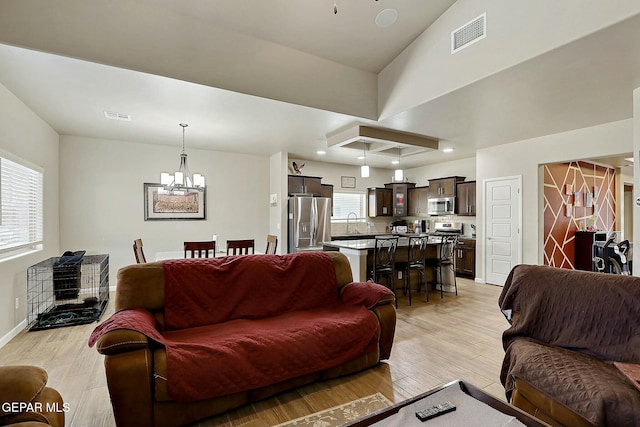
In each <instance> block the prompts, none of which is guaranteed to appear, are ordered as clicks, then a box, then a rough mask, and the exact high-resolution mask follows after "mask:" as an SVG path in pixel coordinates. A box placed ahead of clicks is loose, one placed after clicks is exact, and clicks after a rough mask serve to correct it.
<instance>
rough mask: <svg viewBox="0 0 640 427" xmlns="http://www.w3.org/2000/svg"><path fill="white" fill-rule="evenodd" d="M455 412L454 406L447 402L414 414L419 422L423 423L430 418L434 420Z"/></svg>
mask: <svg viewBox="0 0 640 427" xmlns="http://www.w3.org/2000/svg"><path fill="white" fill-rule="evenodd" d="M455 410H456V405H454V404H453V403H451V402H449V401H447V402H444V403H440V404H438V405H434V406H432V407H431V408H427V409H425V410H422V411H418V412H416V417H418V419H419V420H420V421H423V422H424V421H427V420H430V419H431V418H435V417H438V416H440V415H442V414H446V413H449V412H452V411H455Z"/></svg>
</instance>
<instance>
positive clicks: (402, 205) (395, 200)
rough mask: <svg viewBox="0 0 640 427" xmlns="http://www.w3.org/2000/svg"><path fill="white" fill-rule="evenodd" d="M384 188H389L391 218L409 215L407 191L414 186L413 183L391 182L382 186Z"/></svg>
mask: <svg viewBox="0 0 640 427" xmlns="http://www.w3.org/2000/svg"><path fill="white" fill-rule="evenodd" d="M384 186H385V188H390V189H391V191H392V193H391V207H392V208H393V211H392V212H391V214H392V215H393V216H407V215H409V189H410V188H414V187H415V186H416V184H415V183H413V182H393V183H389V184H385V185H384Z"/></svg>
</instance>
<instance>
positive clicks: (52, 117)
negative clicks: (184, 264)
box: [0, 0, 640, 168]
mask: <svg viewBox="0 0 640 427" xmlns="http://www.w3.org/2000/svg"><path fill="white" fill-rule="evenodd" d="M335 3H336V6H337V8H338V13H337V14H334V11H333V4H334V2H333V1H331V0H308V1H290V0H270V1H265V0H244V1H238V0H216V1H214V2H212V1H206V0H182V1H179V2H178V1H173V0H138V1H136V2H131V1H127V0H112V1H109V2H100V3H96V2H86V1H84V0H64V1H56V2H42V1H38V0H3V2H1V3H0V43H2V44H0V83H1V84H3V85H5V86H6V87H7V88H8V89H9V90H11V91H12V92H13V93H14V94H15V95H16V96H17V97H18V98H20V99H21V100H22V101H23V102H25V103H26V104H27V105H28V106H29V107H30V108H31V109H33V110H34V111H35V112H36V113H37V114H38V115H40V116H41V117H42V118H43V119H44V120H46V121H47V122H48V123H49V124H50V125H51V126H52V127H53V128H54V129H55V130H56V131H57V132H58V133H60V134H65V135H79V136H86V137H92V138H102V139H117V140H126V141H134V142H142V143H148V144H165V145H174V146H176V147H178V146H179V145H180V144H181V129H180V128H179V126H178V123H181V122H186V123H189V124H190V126H189V129H188V132H187V145H188V146H191V147H198V148H203V149H211V150H221V151H233V152H240V153H252V154H257V155H271V154H274V153H276V152H279V151H287V152H289V153H291V155H292V156H296V157H299V158H304V159H316V160H324V161H334V162H338V163H345V164H358V163H359V160H357V157H356V155H355V153H354V150H349V149H340V148H334V149H332V148H328V144H327V139H330V138H331V136H332V135H335V134H338V133H340V132H343V131H344V130H345V129H349V128H352V127H354V126H357V125H364V126H372V127H382V128H386V129H391V130H398V131H403V132H409V133H414V134H417V135H421V136H425V137H429V138H434V139H436V140H439V141H440V142H439V144H440V148H443V147H450V148H454V151H453V152H452V153H448V154H447V153H443V152H442V150H433V151H425V152H422V153H419V154H412V155H408V156H407V157H406V159H403V165H404V166H405V167H412V166H419V165H424V164H430V163H436V162H441V161H445V160H449V159H455V158H463V157H469V156H472V155H473V153H474V152H475V150H476V149H478V148H481V147H485V146H489V145H495V144H501V143H506V142H512V141H517V140H521V139H526V138H533V137H536V136H541V135H545V134H549V133H555V132H562V131H565V130H570V129H575V128H579V127H585V126H591V125H596V124H601V123H606V122H610V121H615V120H622V119H625V118H629V117H632V114H633V111H632V90H633V89H634V88H636V87H640V54H639V52H640V17H638V16H637V15H636V16H634V17H631V18H629V19H626V20H624V21H621V22H617V23H615V25H611V26H605V27H604V28H602V29H601V30H600V31H597V32H595V33H593V34H589V35H586V36H585V37H582V38H580V39H578V40H574V41H572V42H570V43H566V44H564V45H563V46H560V47H558V48H556V49H553V50H550V51H547V52H541V53H540V54H539V55H537V56H536V57H535V58H531V59H530V60H527V61H523V62H521V63H518V64H513V66H511V67H508V68H507V69H504V70H500V71H498V72H495V73H493V74H491V75H487V76H485V77H484V78H482V79H478V80H477V81H475V82H469V84H466V85H464V86H463V87H459V88H457V89H456V90H452V91H449V92H447V93H443V94H442V95H441V96H438V97H435V98H433V99H431V100H429V102H424V103H421V104H419V105H414V106H411V107H410V108H406V109H405V110H403V111H401V112H394V113H393V114H390V115H384V118H382V119H381V118H380V117H381V113H380V112H381V108H382V106H381V105H379V104H380V95H379V91H378V78H379V73H380V72H381V71H383V70H384V69H385V67H387V66H388V65H389V64H390V63H391V62H392V61H394V59H396V58H397V57H398V55H400V54H401V53H402V52H403V51H404V50H405V49H406V48H407V46H409V45H410V44H411V43H412V42H414V40H415V39H416V38H417V37H419V36H420V35H421V34H422V33H423V32H424V31H425V30H426V29H428V28H429V27H430V26H431V25H433V24H434V22H437V20H438V18H439V17H441V16H442V15H443V14H444V13H446V12H447V10H448V9H449V8H450V7H451V6H452V5H453V4H454V3H455V0H430V1H428V2H426V1H416V0H413V1H412V0H380V1H373V0H371V1H369V0H358V1H357V2H356V1H352V0H336V1H335ZM388 9H391V10H394V11H396V12H397V21H396V22H395V23H393V24H392V25H390V26H388V27H384V28H381V27H379V26H377V25H376V17H377V16H378V15H379V14H380V13H389V12H384V11H385V10H388ZM491 18H492V16H489V29H490V28H491V27H490V24H491ZM464 23H465V22H463V21H462V22H460V25H462V24H464ZM453 29H455V28H451V30H453ZM489 31H490V30H489ZM488 37H491V33H490V32H489V33H488ZM480 43H482V41H481V42H479V43H478V44H480ZM469 49H473V48H472V47H470V48H469ZM105 111H108V112H117V113H123V114H128V115H130V116H131V121H117V120H108V119H106V118H105V116H104V112H105ZM318 150H324V151H326V152H327V153H326V154H325V155H324V156H319V155H318V154H317V153H316V152H317V151H318ZM616 154H617V153H616ZM367 160H368V163H369V164H370V165H372V166H380V167H389V168H391V167H392V166H391V165H390V161H389V156H386V155H382V154H381V155H379V156H376V155H375V154H372V156H370V157H368V158H367Z"/></svg>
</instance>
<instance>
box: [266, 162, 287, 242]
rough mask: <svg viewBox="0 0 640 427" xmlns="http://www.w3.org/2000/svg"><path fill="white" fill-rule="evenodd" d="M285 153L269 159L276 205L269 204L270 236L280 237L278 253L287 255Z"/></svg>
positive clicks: (270, 189) (270, 183) (270, 184)
mask: <svg viewBox="0 0 640 427" xmlns="http://www.w3.org/2000/svg"><path fill="white" fill-rule="evenodd" d="M287 159H288V156H287V153H285V152H279V153H276V154H274V155H272V156H271V157H270V158H269V176H270V178H269V179H270V181H269V196H271V195H272V194H275V197H276V203H275V204H273V203H271V201H270V202H269V234H273V235H275V236H277V237H278V245H277V247H276V253H278V254H286V253H287V238H288V237H287V209H288V208H287V186H288V181H287V161H288V160H287Z"/></svg>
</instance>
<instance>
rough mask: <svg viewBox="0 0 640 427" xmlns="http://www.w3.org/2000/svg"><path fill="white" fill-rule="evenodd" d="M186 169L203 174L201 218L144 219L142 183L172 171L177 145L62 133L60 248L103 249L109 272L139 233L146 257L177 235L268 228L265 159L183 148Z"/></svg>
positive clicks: (177, 240) (126, 260)
mask: <svg viewBox="0 0 640 427" xmlns="http://www.w3.org/2000/svg"><path fill="white" fill-rule="evenodd" d="M187 154H188V155H189V158H188V163H189V168H190V169H191V172H192V173H193V172H200V173H202V174H204V175H205V177H206V180H207V181H206V183H207V199H206V203H207V208H206V209H207V219H206V220H205V221H144V210H143V183H145V182H159V180H160V175H159V174H160V172H161V171H165V172H172V171H174V170H176V169H177V168H178V165H179V160H180V149H179V147H165V146H156V145H147V144H139V143H133V142H122V141H110V140H101V139H89V138H82V137H72V136H62V137H61V139H60V188H62V189H64V190H63V191H61V192H60V236H61V237H60V247H61V249H64V250H80V249H85V250H87V251H88V253H108V254H109V256H110V273H111V274H110V285H111V286H115V284H116V282H115V273H116V272H117V270H118V269H119V268H121V267H123V266H125V265H128V264H132V263H135V258H134V256H133V249H132V245H133V240H134V239H136V238H138V237H141V238H142V241H143V243H144V251H145V255H146V257H147V260H148V261H153V260H154V258H155V254H156V252H158V251H181V250H182V243H183V242H184V241H185V240H210V239H211V238H212V235H213V234H217V235H218V241H219V242H220V244H221V245H222V246H224V242H225V241H226V240H227V239H244V238H247V239H255V241H256V246H257V249H258V250H260V248H261V247H262V245H263V244H264V245H266V236H267V234H268V232H269V199H268V195H269V158H268V157H259V156H251V155H245V154H233V153H223V152H218V151H206V150H193V149H190V150H187Z"/></svg>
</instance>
